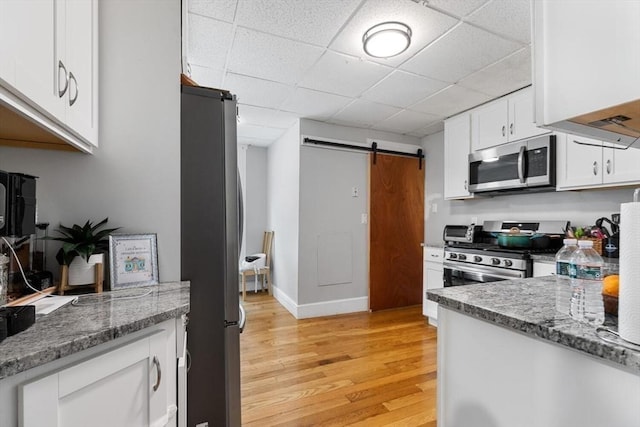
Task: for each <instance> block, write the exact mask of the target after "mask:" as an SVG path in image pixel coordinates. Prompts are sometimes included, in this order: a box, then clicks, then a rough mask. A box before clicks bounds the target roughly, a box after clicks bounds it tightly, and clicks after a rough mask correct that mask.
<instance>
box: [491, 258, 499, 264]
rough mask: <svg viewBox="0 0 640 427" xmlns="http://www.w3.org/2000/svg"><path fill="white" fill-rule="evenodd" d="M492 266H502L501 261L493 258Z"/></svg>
mask: <svg viewBox="0 0 640 427" xmlns="http://www.w3.org/2000/svg"><path fill="white" fill-rule="evenodd" d="M491 264H493V265H498V264H500V259H499V258H491Z"/></svg>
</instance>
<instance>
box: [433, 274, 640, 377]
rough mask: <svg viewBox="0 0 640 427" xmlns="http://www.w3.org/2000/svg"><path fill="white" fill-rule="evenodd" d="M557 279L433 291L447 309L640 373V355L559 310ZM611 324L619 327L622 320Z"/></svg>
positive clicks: (476, 285)
mask: <svg viewBox="0 0 640 427" xmlns="http://www.w3.org/2000/svg"><path fill="white" fill-rule="evenodd" d="M555 295H556V287H555V278H554V277H553V276H548V277H540V278H529V279H520V280H505V281H501V282H493V283H483V284H474V285H467V286H456V287H449V288H444V289H435V290H431V291H429V292H427V298H428V299H429V300H431V301H435V302H437V303H438V304H440V305H441V306H442V307H446V308H448V309H452V310H455V311H458V312H461V313H464V314H466V315H468V316H472V317H476V318H478V319H483V320H486V321H488V322H491V323H494V324H496V325H499V326H502V327H504V328H507V329H511V330H515V331H517V332H521V333H524V334H526V335H530V336H533V337H536V338H540V339H543V340H547V341H550V342H553V343H557V344H560V345H562V346H566V347H569V348H572V349H575V350H579V351H582V352H584V353H587V354H590V355H593V356H596V357H599V358H602V359H605V360H608V361H611V362H613V363H616V364H619V365H622V366H625V367H626V368H627V369H628V370H630V371H632V372H634V373H636V374H638V375H640V351H636V350H631V349H628V348H625V347H622V346H620V345H616V344H612V343H608V342H606V341H604V340H602V339H601V338H600V337H599V336H598V335H597V334H596V328H594V327H591V326H588V325H583V324H581V323H579V322H576V321H574V320H572V319H571V318H570V317H569V316H568V315H563V314H561V313H560V312H558V311H556V307H555V298H556V297H555ZM605 326H608V327H610V328H611V329H614V330H615V329H616V328H617V324H616V318H614V317H611V318H609V317H608V318H607V322H606V323H605Z"/></svg>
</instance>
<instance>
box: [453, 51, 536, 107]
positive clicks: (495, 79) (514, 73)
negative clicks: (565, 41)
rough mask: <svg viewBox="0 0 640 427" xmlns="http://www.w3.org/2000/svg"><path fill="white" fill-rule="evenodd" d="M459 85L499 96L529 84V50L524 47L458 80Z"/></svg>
mask: <svg viewBox="0 0 640 427" xmlns="http://www.w3.org/2000/svg"><path fill="white" fill-rule="evenodd" d="M459 84H460V86H464V87H468V88H471V89H474V90H477V91H480V92H483V93H487V94H489V95H492V96H493V97H496V98H497V97H499V96H502V95H505V94H507V93H509V92H513V91H514V90H517V89H520V88H523V87H525V86H528V85H530V84H531V50H530V48H528V47H526V48H524V49H520V50H519V51H517V52H515V53H513V54H512V55H510V56H508V57H506V58H504V59H502V60H500V61H498V62H496V63H495V64H493V65H490V66H488V67H486V68H484V69H482V70H480V71H477V72H475V73H473V74H471V75H470V76H468V77H465V78H464V79H462V80H460V82H459Z"/></svg>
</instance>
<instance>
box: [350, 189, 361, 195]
mask: <svg viewBox="0 0 640 427" xmlns="http://www.w3.org/2000/svg"><path fill="white" fill-rule="evenodd" d="M359 193H360V190H358V187H351V197H358V194H359Z"/></svg>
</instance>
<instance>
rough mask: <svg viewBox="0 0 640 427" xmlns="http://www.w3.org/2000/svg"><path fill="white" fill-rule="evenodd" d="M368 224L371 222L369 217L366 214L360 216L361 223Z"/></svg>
mask: <svg viewBox="0 0 640 427" xmlns="http://www.w3.org/2000/svg"><path fill="white" fill-rule="evenodd" d="M367 222H369V215H367V214H366V213H363V214H362V215H360V223H361V224H366V223H367Z"/></svg>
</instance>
